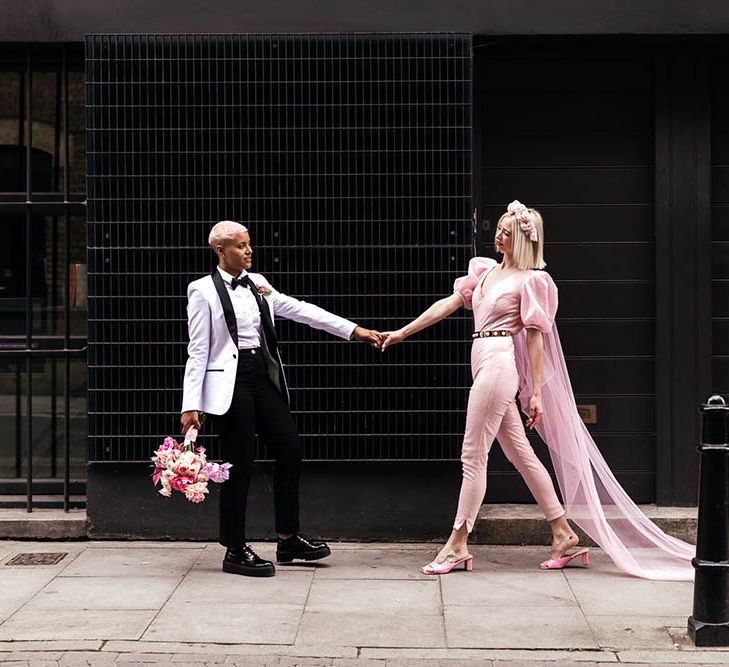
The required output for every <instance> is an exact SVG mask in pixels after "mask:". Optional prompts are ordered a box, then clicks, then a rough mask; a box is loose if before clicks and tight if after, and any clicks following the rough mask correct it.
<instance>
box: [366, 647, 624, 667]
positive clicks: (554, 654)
mask: <svg viewBox="0 0 729 667" xmlns="http://www.w3.org/2000/svg"><path fill="white" fill-rule="evenodd" d="M359 655H360V656H361V657H363V658H377V659H388V660H392V661H397V660H420V661H425V660H476V661H486V660H493V661H497V660H498V661H508V662H509V663H512V662H523V663H524V664H528V665H532V664H534V663H535V662H539V661H544V662H549V663H554V662H559V663H562V662H564V661H571V662H579V663H580V664H581V666H582V667H586V666H585V664H584V663H585V662H587V663H588V664H589V663H590V662H595V663H615V662H618V658H617V655H616V654H615V653H610V652H605V651H596V650H587V651H548V650H536V649H535V650H522V649H516V650H514V649H511V650H510V649H475V648H468V649H463V648H447V649H442V648H441V649H423V648H404V647H391V648H384V649H382V648H363V649H361V650H360V652H359ZM477 664H481V663H480V662H479V663H477Z"/></svg>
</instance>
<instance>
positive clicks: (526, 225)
mask: <svg viewBox="0 0 729 667" xmlns="http://www.w3.org/2000/svg"><path fill="white" fill-rule="evenodd" d="M506 210H507V212H509V213H511V214H512V215H513V216H514V217H515V218H516V221H517V222H518V223H519V227H521V231H523V232H524V233H525V234H526V235H527V236H528V237H529V240H530V241H536V240H538V238H539V237H538V236H537V226H536V225H535V224H534V220H533V219H532V216H531V215H529V209H528V208H527V207H526V206H524V204H522V203H521V202H520V201H519V200H518V199H515V200H514V201H513V202H511V204H509V205H508V206H507V207H506Z"/></svg>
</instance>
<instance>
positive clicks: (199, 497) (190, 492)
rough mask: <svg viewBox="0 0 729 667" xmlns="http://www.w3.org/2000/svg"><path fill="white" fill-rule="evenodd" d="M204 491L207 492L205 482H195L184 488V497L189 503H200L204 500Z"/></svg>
mask: <svg viewBox="0 0 729 667" xmlns="http://www.w3.org/2000/svg"><path fill="white" fill-rule="evenodd" d="M206 493H208V485H207V483H206V482H197V483H196V484H190V485H189V486H187V487H186V488H185V498H187V499H188V500H189V501H190V502H191V503H201V502H202V501H203V500H205V494H206Z"/></svg>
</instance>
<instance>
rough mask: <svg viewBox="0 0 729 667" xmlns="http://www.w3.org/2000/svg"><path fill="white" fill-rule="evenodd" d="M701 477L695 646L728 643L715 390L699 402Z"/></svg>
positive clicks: (725, 510) (723, 416)
mask: <svg viewBox="0 0 729 667" xmlns="http://www.w3.org/2000/svg"><path fill="white" fill-rule="evenodd" d="M701 411H702V412H703V428H702V437H701V443H702V444H700V445H699V447H698V450H699V453H700V455H701V477H700V482H699V523H698V534H697V536H696V558H694V559H693V560H692V561H691V562H692V564H693V566H694V569H695V570H696V576H695V578H694V611H693V614H692V615H691V616H690V617H689V620H688V633H689V636H690V637H691V639H692V640H693V642H694V644H695V645H696V646H729V445H728V444H727V416H728V415H729V405H727V402H726V400H725V399H724V397H723V396H719V395H718V394H714V395H713V396H711V397H710V398H709V399H708V400H707V401H706V403H705V404H704V405H703V406H702V408H701Z"/></svg>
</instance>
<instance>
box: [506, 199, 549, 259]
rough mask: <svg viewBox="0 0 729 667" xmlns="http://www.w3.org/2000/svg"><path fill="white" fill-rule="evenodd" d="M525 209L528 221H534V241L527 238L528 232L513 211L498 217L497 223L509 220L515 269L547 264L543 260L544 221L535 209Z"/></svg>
mask: <svg viewBox="0 0 729 667" xmlns="http://www.w3.org/2000/svg"><path fill="white" fill-rule="evenodd" d="M526 210H527V213H528V214H529V222H531V223H534V228H535V229H536V231H537V240H536V241H530V240H529V234H528V233H527V232H524V231H523V230H522V227H521V225H520V224H519V221H518V220H517V218H516V215H514V213H509V212H506V213H504V215H502V216H501V217H500V218H499V224H501V223H503V222H504V221H506V220H510V221H511V238H512V240H513V246H512V254H513V257H514V266H516V268H517V269H543V268H544V267H545V266H547V263H546V262H545V261H544V221H543V220H542V216H541V215H540V214H539V211H537V210H536V209H533V208H527V209H526Z"/></svg>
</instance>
